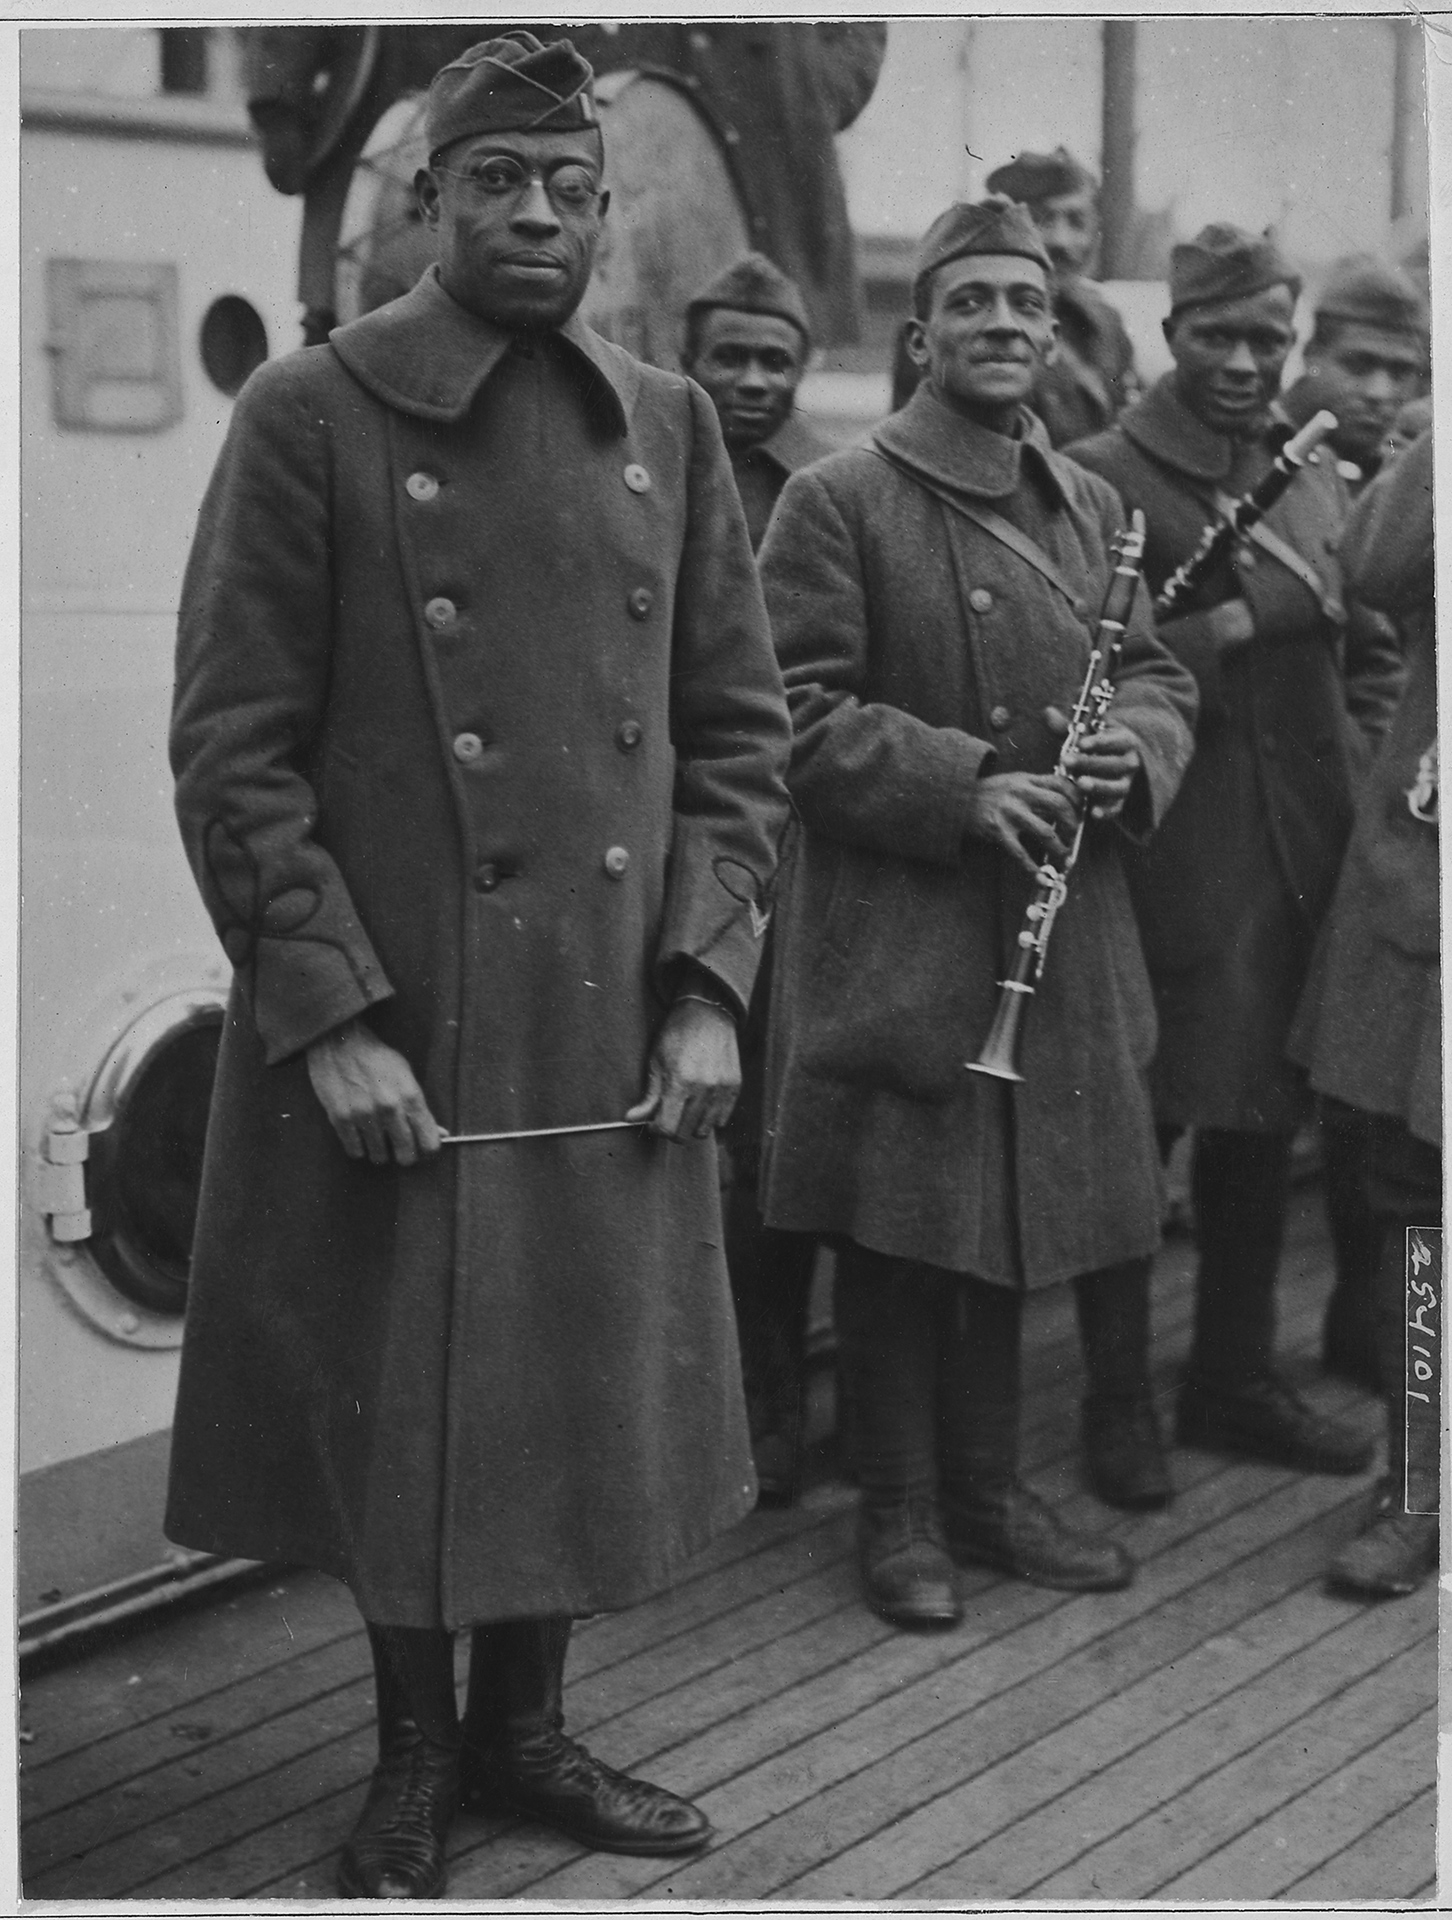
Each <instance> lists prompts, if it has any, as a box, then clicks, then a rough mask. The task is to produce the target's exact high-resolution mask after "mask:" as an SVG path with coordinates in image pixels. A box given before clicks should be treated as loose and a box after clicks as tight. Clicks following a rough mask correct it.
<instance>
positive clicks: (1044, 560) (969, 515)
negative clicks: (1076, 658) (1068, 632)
mask: <svg viewBox="0 0 1452 1920" xmlns="http://www.w3.org/2000/svg"><path fill="white" fill-rule="evenodd" d="M868 451H869V452H870V453H875V454H876V455H877V457H878V459H879V460H885V461H886V462H887V464H888V466H890V467H891V468H893V470H894V471H895V472H897V473H900V474H902V475H903V476H904V478H906V479H908V480H911V481H913V482H914V483H915V484H916V485H917V486H920V487H921V488H922V489H923V492H924V493H930V494H932V496H933V498H934V499H935V500H941V501H942V503H943V505H944V506H945V507H949V508H951V509H952V511H953V512H954V513H957V514H961V515H962V517H963V518H964V519H965V520H971V521H972V522H973V524H974V526H975V527H978V528H979V529H980V530H981V531H982V532H984V533H986V534H987V535H988V536H989V538H990V539H993V540H997V541H998V542H999V544H1000V545H1001V546H1005V547H1007V548H1008V549H1009V551H1010V552H1011V553H1014V554H1016V555H1017V556H1018V558H1019V559H1020V560H1022V561H1024V562H1025V563H1026V564H1027V565H1028V566H1030V567H1032V568H1033V569H1034V571H1035V573H1040V574H1042V575H1043V577H1044V579H1045V580H1047V581H1048V583H1049V585H1050V586H1051V587H1057V588H1058V590H1059V592H1060V593H1061V594H1063V596H1064V598H1065V599H1066V600H1067V601H1068V603H1069V605H1070V606H1071V607H1075V606H1077V605H1078V603H1079V602H1080V601H1081V600H1082V597H1083V596H1082V595H1080V594H1078V593H1076V592H1075V591H1074V589H1073V588H1072V587H1071V586H1070V585H1069V583H1068V581H1067V580H1066V579H1065V578H1064V576H1063V574H1062V573H1060V572H1059V569H1058V568H1057V567H1056V566H1055V565H1054V563H1053V561H1052V560H1051V559H1050V558H1049V556H1048V555H1047V554H1046V553H1045V552H1044V550H1043V548H1042V547H1041V546H1040V545H1039V543H1038V542H1037V541H1036V540H1031V539H1030V538H1029V536H1028V535H1027V534H1026V533H1023V532H1021V531H1020V529H1019V528H1018V527H1016V526H1015V525H1014V524H1013V522H1012V521H1011V520H1005V519H1004V517H1003V515H1002V514H1001V513H995V512H994V511H993V509H992V508H991V507H970V506H969V504H968V502H967V501H966V500H964V499H963V498H962V496H961V495H960V494H956V493H953V492H952V491H950V489H949V488H947V487H940V486H939V485H938V484H937V483H936V482H935V481H932V480H929V479H928V478H927V476H926V475H925V474H921V473H919V472H918V471H917V469H916V468H915V467H910V466H909V465H908V464H907V462H906V461H905V460H898V459H895V458H894V457H893V455H892V454H890V453H888V452H887V451H886V450H885V449H884V448H882V447H878V446H873V447H870V448H869V449H868Z"/></svg>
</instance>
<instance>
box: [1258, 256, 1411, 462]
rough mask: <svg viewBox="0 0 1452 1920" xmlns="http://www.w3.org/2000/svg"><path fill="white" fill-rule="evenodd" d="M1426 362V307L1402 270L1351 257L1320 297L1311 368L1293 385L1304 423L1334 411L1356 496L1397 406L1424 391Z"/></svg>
mask: <svg viewBox="0 0 1452 1920" xmlns="http://www.w3.org/2000/svg"><path fill="white" fill-rule="evenodd" d="M1426 367H1427V309H1426V306H1425V305H1424V303H1423V300H1422V296H1421V294H1420V293H1418V291H1417V289H1416V287H1415V286H1414V285H1413V284H1412V282H1411V281H1410V280H1409V279H1408V278H1407V276H1406V274H1404V273H1403V272H1401V270H1400V269H1399V268H1397V267H1390V266H1388V265H1387V264H1386V262H1385V261H1382V260H1378V259H1377V258H1376V256H1375V255H1374V254H1369V253H1356V254H1348V255H1347V256H1346V257H1345V258H1344V259H1342V260H1338V261H1336V262H1335V264H1334V265H1333V266H1332V268H1331V270H1330V272H1329V273H1328V274H1327V276H1326V282H1325V285H1324V286H1323V287H1322V288H1321V291H1320V293H1319V294H1318V295H1317V297H1316V305H1315V308H1314V320H1313V325H1312V333H1311V338H1310V339H1309V340H1308V341H1307V343H1306V352H1305V371H1304V372H1303V373H1302V375H1301V377H1300V379H1299V380H1297V381H1296V383H1295V385H1294V386H1292V387H1290V388H1289V389H1288V390H1287V393H1286V396H1285V401H1284V405H1285V409H1286V412H1287V414H1288V415H1289V416H1290V418H1291V419H1292V420H1294V421H1295V423H1296V425H1297V426H1298V427H1300V426H1304V425H1305V423H1306V422H1307V421H1308V420H1309V419H1310V418H1311V416H1312V414H1313V413H1315V412H1317V411H1318V410H1319V409H1320V408H1321V407H1329V408H1330V409H1331V411H1332V413H1334V414H1335V415H1336V430H1335V432H1334V433H1333V434H1332V435H1331V436H1330V441H1331V446H1332V447H1333V448H1334V450H1335V452H1336V455H1337V457H1338V459H1339V460H1340V461H1341V463H1342V464H1341V477H1342V479H1343V480H1345V481H1346V483H1347V485H1348V486H1349V487H1350V489H1351V491H1352V493H1353V494H1355V493H1356V492H1358V491H1359V490H1360V489H1361V488H1362V487H1364V486H1365V485H1366V483H1367V481H1368V480H1370V479H1372V477H1373V476H1374V475H1375V473H1376V472H1377V469H1378V468H1379V467H1380V466H1381V463H1382V461H1383V460H1384V459H1385V458H1386V455H1387V443H1388V439H1389V436H1390V434H1391V430H1392V425H1393V422H1394V421H1395V419H1396V416H1397V411H1398V409H1399V408H1401V407H1402V406H1404V405H1405V404H1406V402H1407V401H1409V400H1410V399H1412V398H1413V397H1414V396H1415V395H1416V394H1417V393H1418V392H1419V391H1420V390H1421V385H1422V378H1423V375H1424V373H1425V371H1426Z"/></svg>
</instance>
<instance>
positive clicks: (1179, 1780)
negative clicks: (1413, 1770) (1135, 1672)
mask: <svg viewBox="0 0 1452 1920" xmlns="http://www.w3.org/2000/svg"><path fill="white" fill-rule="evenodd" d="M1330 1518H1331V1519H1333V1520H1334V1518H1335V1516H1334V1515H1333V1516H1330ZM1329 1531H1330V1527H1329V1526H1327V1525H1313V1526H1311V1527H1308V1528H1305V1529H1303V1530H1302V1532H1301V1533H1300V1534H1299V1535H1298V1536H1296V1537H1295V1539H1294V1540H1293V1541H1288V1542H1285V1543H1282V1544H1283V1545H1285V1546H1287V1547H1292V1548H1294V1549H1298V1550H1297V1551H1293V1552H1292V1553H1289V1554H1287V1555H1285V1556H1284V1558H1285V1561H1286V1565H1285V1572H1286V1573H1287V1574H1288V1575H1290V1576H1291V1577H1294V1574H1295V1572H1296V1571H1298V1570H1300V1571H1304V1572H1305V1573H1307V1574H1308V1575H1309V1576H1310V1578H1311V1580H1312V1581H1315V1580H1316V1576H1317V1575H1318V1574H1319V1572H1320V1568H1321V1566H1322V1565H1324V1555H1325V1550H1326V1536H1327V1533H1328V1532H1329ZM1275 1551H1276V1550H1275V1549H1271V1550H1270V1552H1268V1553H1267V1555H1266V1556H1264V1560H1265V1562H1266V1563H1269V1562H1270V1561H1271V1559H1272V1557H1273V1555H1274V1554H1275ZM1297 1562H1299V1569H1298V1567H1297ZM1217 1584H1218V1583H1217ZM1403 1624H1404V1637H1405V1639H1407V1640H1416V1639H1419V1638H1420V1637H1421V1635H1422V1632H1423V1629H1422V1627H1421V1626H1420V1624H1419V1623H1403ZM1205 1625H1206V1629H1207V1637H1206V1638H1205V1639H1203V1640H1202V1641H1201V1642H1200V1643H1199V1644H1198V1645H1196V1646H1193V1647H1192V1648H1191V1650H1190V1651H1189V1652H1188V1653H1187V1654H1185V1655H1184V1656H1182V1657H1180V1658H1178V1659H1175V1660H1173V1661H1169V1662H1167V1663H1166V1664H1165V1666H1164V1667H1163V1668H1162V1669H1160V1670H1158V1671H1156V1672H1154V1673H1152V1674H1149V1675H1147V1676H1146V1677H1145V1678H1144V1679H1143V1680H1142V1681H1140V1682H1139V1683H1137V1684H1136V1685H1134V1686H1132V1687H1128V1688H1126V1689H1125V1690H1124V1691H1123V1692H1122V1693H1119V1694H1117V1695H1115V1696H1114V1697H1113V1698H1111V1699H1110V1700H1108V1701H1106V1702H1105V1703H1104V1704H1103V1706H1101V1707H1099V1708H1097V1709H1095V1710H1093V1711H1092V1712H1091V1713H1088V1714H1086V1715H1083V1716H1081V1717H1080V1718H1078V1719H1076V1720H1074V1721H1071V1722H1069V1723H1068V1724H1067V1725H1066V1726H1065V1727H1064V1728H1063V1729H1062V1730H1061V1731H1060V1732H1058V1733H1056V1734H1054V1735H1051V1736H1050V1737H1049V1738H1048V1739H1047V1740H1045V1741H1042V1742H1039V1743H1037V1744H1036V1745H1035V1746H1034V1747H1031V1748H1029V1749H1026V1750H1025V1751H1024V1752H1023V1753H1022V1754H1020V1755H1017V1756H1015V1757H1014V1759H1013V1760H1012V1761H1010V1762H1009V1763H1008V1765H1007V1766H1006V1767H1005V1768H1004V1769H1003V1771H1002V1775H1001V1777H1000V1780H999V1782H998V1783H997V1787H996V1797H997V1800H998V1802H999V1803H1000V1804H1001V1805H1003V1806H1005V1807H1006V1808H1008V1809H1009V1812H1010V1818H1009V1821H1008V1823H1007V1824H1006V1825H1002V1826H1000V1827H999V1829H998V1831H997V1832H995V1833H992V1834H991V1836H990V1837H987V1838H984V1839H982V1840H980V1841H977V1842H975V1843H974V1844H972V1845H971V1846H969V1847H967V1848H965V1849H964V1850H963V1852H962V1853H961V1854H960V1855H959V1857H958V1858H957V1859H956V1860H954V1861H952V1862H951V1863H950V1864H949V1865H948V1866H947V1867H945V1868H943V1869H941V1870H940V1871H939V1872H937V1873H935V1874H930V1875H928V1876H927V1877H925V1878H924V1879H922V1880H919V1881H915V1882H913V1883H912V1885H911V1886H910V1887H908V1888H906V1889H905V1890H904V1891H905V1892H907V1893H909V1894H911V1896H912V1897H913V1898H914V1899H917V1900H922V1901H925V1902H928V1901H938V1900H953V1899H964V1898H969V1897H971V1898H973V1899H975V1900H978V1899H999V1900H1004V1899H1016V1898H1021V1897H1023V1896H1024V1895H1025V1894H1026V1893H1028V1892H1029V1891H1030V1889H1032V1888H1034V1887H1035V1885H1036V1884H1037V1883H1039V1882H1041V1881H1042V1880H1043V1878H1044V1876H1045V1874H1046V1872H1048V1871H1049V1870H1051V1869H1052V1868H1053V1867H1054V1866H1055V1865H1056V1864H1061V1865H1062V1864H1064V1863H1066V1862H1068V1861H1071V1860H1073V1859H1075V1858H1076V1857H1078V1856H1079V1855H1081V1854H1083V1853H1084V1852H1085V1851H1086V1849H1087V1847H1088V1846H1089V1844H1091V1843H1092V1842H1093V1841H1094V1840H1096V1839H1100V1838H1103V1837H1104V1836H1105V1835H1107V1834H1109V1833H1113V1832H1116V1831H1118V1830H1119V1829H1120V1828H1122V1827H1124V1826H1126V1825H1127V1824H1129V1823H1130V1821H1132V1819H1133V1818H1134V1817H1135V1815H1136V1813H1138V1812H1140V1811H1143V1810H1146V1809H1148V1808H1149V1807H1150V1806H1153V1805H1155V1804H1161V1803H1163V1802H1164V1801H1165V1800H1167V1799H1169V1798H1171V1797H1173V1795H1174V1794H1175V1793H1176V1792H1178V1791H1181V1790H1182V1789H1183V1788H1184V1786H1185V1785H1187V1784H1188V1783H1189V1781H1190V1780H1191V1779H1192V1778H1193V1777H1195V1769H1197V1768H1198V1769H1199V1770H1200V1772H1201V1773H1203V1772H1204V1771H1207V1770H1208V1769H1209V1767H1210V1766H1212V1765H1213V1764H1214V1761H1215V1759H1216V1758H1217V1757H1224V1755H1225V1753H1226V1750H1227V1748H1228V1746H1229V1743H1230V1742H1232V1741H1233V1740H1234V1739H1235V1738H1236V1737H1237V1736H1239V1737H1240V1738H1242V1739H1243V1740H1244V1741H1245V1742H1246V1743H1247V1744H1248V1743H1251V1742H1253V1741H1254V1740H1255V1739H1256V1738H1257V1737H1258V1736H1259V1734H1260V1733H1262V1732H1264V1731H1265V1729H1266V1727H1267V1724H1273V1722H1268V1717H1267V1716H1268V1710H1267V1708H1266V1706H1265V1704H1264V1701H1265V1698H1266V1697H1269V1695H1270V1693H1271V1691H1272V1690H1273V1695H1274V1709H1273V1711H1274V1713H1275V1714H1276V1715H1278V1716H1279V1717H1280V1719H1281V1720H1283V1721H1288V1720H1291V1719H1294V1718H1296V1717H1297V1716H1298V1715H1299V1714H1301V1713H1303V1712H1304V1711H1305V1710H1306V1709H1307V1708H1308V1707H1309V1706H1311V1705H1314V1704H1315V1703H1316V1702H1317V1701H1319V1700H1320V1699H1321V1697H1322V1695H1323V1694H1324V1691H1325V1686H1326V1673H1327V1670H1328V1668H1337V1667H1343V1668H1344V1666H1345V1664H1347V1663H1348V1662H1357V1661H1359V1662H1361V1663H1362V1664H1365V1663H1366V1662H1368V1661H1373V1662H1374V1661H1377V1660H1379V1659H1380V1658H1381V1657H1382V1656H1383V1655H1384V1653H1385V1651H1386V1646H1387V1635H1386V1633H1385V1631H1384V1623H1381V1622H1379V1621H1378V1620H1377V1617H1376V1616H1375V1615H1372V1614H1369V1613H1367V1612H1365V1611H1362V1610H1353V1609H1351V1608H1349V1607H1348V1604H1347V1603H1346V1602H1345V1601H1339V1600H1336V1599H1333V1598H1332V1597H1331V1596H1329V1595H1327V1594H1325V1593H1323V1592H1322V1591H1321V1590H1320V1588H1319V1583H1317V1584H1315V1585H1312V1586H1309V1587H1308V1586H1306V1585H1301V1586H1296V1587H1293V1588H1292V1589H1291V1590H1290V1591H1289V1592H1287V1593H1286V1594H1285V1595H1284V1596H1283V1597H1282V1598H1281V1599H1279V1600H1273V1601H1271V1602H1270V1604H1268V1605H1265V1606H1263V1607H1261V1608H1260V1609H1259V1610H1258V1611H1257V1612H1254V1613H1252V1614H1250V1615H1248V1616H1247V1617H1245V1618H1243V1619H1241V1620H1240V1621H1237V1622H1235V1623H1234V1624H1233V1625H1231V1626H1230V1627H1228V1628H1224V1627H1219V1626H1217V1625H1216V1623H1215V1622H1214V1621H1213V1620H1211V1619H1208V1618H1207V1620H1206V1622H1205ZM1394 1644H1395V1642H1394ZM1217 1706H1218V1711H1217V1712H1216V1713H1215V1714H1214V1715H1213V1716H1212V1715H1211V1714H1210V1713H1209V1712H1208V1709H1210V1708H1212V1707H1217ZM1252 1708H1253V1709H1254V1710H1252ZM1036 1802H1037V1804H1036ZM1237 1891H1238V1889H1237ZM1108 1892H1109V1894H1110V1896H1111V1897H1112V1895H1113V1892H1114V1889H1113V1888H1110V1889H1108Z"/></svg>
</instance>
